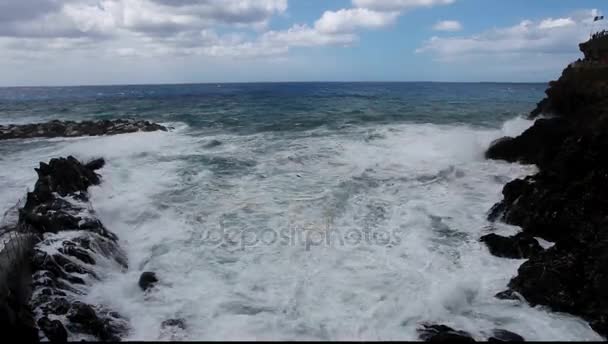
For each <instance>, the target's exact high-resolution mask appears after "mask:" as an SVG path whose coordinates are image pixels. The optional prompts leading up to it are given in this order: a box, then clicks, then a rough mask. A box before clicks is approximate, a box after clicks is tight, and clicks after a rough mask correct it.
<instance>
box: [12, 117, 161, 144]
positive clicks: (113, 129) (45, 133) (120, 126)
mask: <svg viewBox="0 0 608 344" xmlns="http://www.w3.org/2000/svg"><path fill="white" fill-rule="evenodd" d="M159 130H162V131H167V128H166V127H164V126H162V125H160V124H156V123H152V122H149V121H137V120H132V119H116V120H103V121H84V122H73V121H57V120H55V121H51V122H47V123H33V124H23V125H16V124H9V125H0V140H10V139H31V138H36V137H46V138H53V137H78V136H100V135H116V134H127V133H134V132H138V131H144V132H150V131H159Z"/></svg>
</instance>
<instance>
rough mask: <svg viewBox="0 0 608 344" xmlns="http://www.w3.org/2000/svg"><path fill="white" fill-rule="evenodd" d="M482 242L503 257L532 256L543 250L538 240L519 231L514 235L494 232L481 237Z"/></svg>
mask: <svg viewBox="0 0 608 344" xmlns="http://www.w3.org/2000/svg"><path fill="white" fill-rule="evenodd" d="M481 242H483V243H485V244H486V245H487V246H488V248H489V249H490V253H492V254H493V255H495V256H497V257H503V258H512V259H524V258H530V257H531V256H533V255H535V254H538V253H539V252H542V251H543V248H542V247H541V246H540V244H539V243H538V241H537V240H536V239H534V238H532V237H530V236H528V235H526V234H525V233H519V234H517V235H515V236H512V237H503V236H500V235H496V234H493V233H492V234H488V235H485V236H483V237H481Z"/></svg>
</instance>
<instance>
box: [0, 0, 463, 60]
mask: <svg viewBox="0 0 608 344" xmlns="http://www.w3.org/2000/svg"><path fill="white" fill-rule="evenodd" d="M452 2H454V0H374V1H372V0H352V5H353V7H351V8H344V9H339V10H335V11H325V12H323V13H322V15H321V16H320V17H319V19H318V20H316V21H315V22H314V23H310V24H302V23H297V24H294V25H292V26H291V27H290V28H287V29H283V30H268V25H269V23H270V21H271V19H272V18H273V17H275V16H278V15H283V14H286V13H287V9H288V2H287V0H19V1H0V58H3V57H4V58H6V57H8V56H10V55H11V54H12V55H15V54H16V55H18V56H19V58H22V57H23V56H24V55H26V54H28V53H29V54H30V55H33V56H41V55H43V54H47V53H48V54H50V53H53V52H57V51H61V50H62V49H63V51H71V52H78V53H82V52H85V51H86V50H89V52H94V53H93V55H96V54H98V55H109V54H114V55H116V56H120V57H125V58H128V57H137V58H142V57H157V56H162V55H175V56H182V55H209V56H232V57H258V56H262V57H265V56H271V55H281V54H285V53H287V52H288V51H289V50H290V48H291V47H315V46H328V45H338V46H345V45H351V44H354V43H356V42H357V41H358V36H357V34H358V33H359V32H360V31H361V30H374V29H380V28H384V27H387V26H390V25H392V24H394V23H395V22H396V21H397V19H398V17H399V16H400V15H401V14H402V13H403V12H404V11H407V10H410V9H413V8H417V7H430V6H434V5H445V4H450V3H452ZM220 32H221V34H220Z"/></svg>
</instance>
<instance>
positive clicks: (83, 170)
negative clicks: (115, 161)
mask: <svg viewBox="0 0 608 344" xmlns="http://www.w3.org/2000/svg"><path fill="white" fill-rule="evenodd" d="M104 163H105V161H104V160H103V159H96V160H93V161H91V162H89V163H88V164H86V165H83V164H82V163H80V162H79V161H78V160H76V159H75V158H74V157H71V156H70V157H68V158H58V159H52V160H51V161H50V162H49V163H48V164H45V163H40V167H39V168H38V169H37V170H36V171H37V172H38V181H37V182H36V185H35V187H34V190H33V191H32V192H30V193H28V195H27V201H26V204H25V206H24V207H23V208H22V209H20V213H19V223H18V227H19V228H24V229H25V230H27V231H31V232H34V233H36V234H40V237H41V240H40V241H39V242H38V243H37V244H36V246H35V248H34V251H33V254H32V257H31V267H32V269H33V271H34V273H33V275H32V286H33V290H34V293H33V296H32V299H31V300H30V304H31V306H32V307H33V308H34V310H35V311H36V314H39V316H40V317H41V318H40V319H39V320H40V322H39V325H40V326H45V327H46V331H47V332H48V333H49V334H47V337H48V338H49V339H51V336H55V337H57V338H63V337H61V336H63V334H62V331H61V329H62V328H63V327H60V326H59V325H61V323H56V322H55V321H50V319H54V317H56V316H61V317H63V316H65V318H66V319H67V320H68V322H66V323H65V326H66V328H67V329H68V330H69V332H68V333H67V334H66V336H69V334H70V333H85V334H89V335H92V336H94V337H95V339H97V340H102V341H118V340H120V335H121V334H122V333H124V332H125V331H126V329H127V325H126V324H125V320H124V319H122V318H121V317H120V315H118V314H117V313H114V312H110V311H106V310H104V309H103V308H101V307H100V306H98V307H97V308H95V307H93V306H91V305H88V304H85V303H82V302H79V301H76V298H75V297H74V295H86V294H87V292H88V288H89V285H87V282H89V283H90V282H91V281H94V280H96V279H99V276H98V275H97V273H96V272H95V270H94V266H95V264H96V259H97V258H99V257H105V258H108V259H109V260H113V261H115V262H116V263H117V264H118V265H119V266H122V267H125V268H126V266H127V264H126V256H125V255H124V252H122V250H121V249H120V247H119V246H118V238H117V237H116V235H115V234H113V233H112V232H110V231H108V230H107V229H106V228H105V227H104V226H103V224H102V223H101V221H100V220H99V219H98V218H97V217H96V215H95V212H94V210H93V209H92V206H91V205H90V202H89V195H88V192H87V190H88V188H89V187H90V186H92V185H97V184H99V183H100V182H101V179H100V177H99V176H98V175H97V174H96V173H95V172H94V171H95V170H97V169H99V168H101V167H103V165H104ZM58 232H62V233H61V234H57V233H58ZM94 257H95V258H94ZM85 279H86V280H85ZM44 319H46V320H44ZM63 330H64V331H65V329H63ZM45 333H46V332H45Z"/></svg>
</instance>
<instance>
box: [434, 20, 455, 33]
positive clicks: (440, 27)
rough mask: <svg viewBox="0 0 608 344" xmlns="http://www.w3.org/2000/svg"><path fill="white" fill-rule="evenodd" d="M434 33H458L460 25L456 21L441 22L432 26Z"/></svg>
mask: <svg viewBox="0 0 608 344" xmlns="http://www.w3.org/2000/svg"><path fill="white" fill-rule="evenodd" d="M433 30H435V31H460V30H462V24H460V22H459V21H456V20H443V21H440V22H438V23H437V24H435V25H434V26H433Z"/></svg>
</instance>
